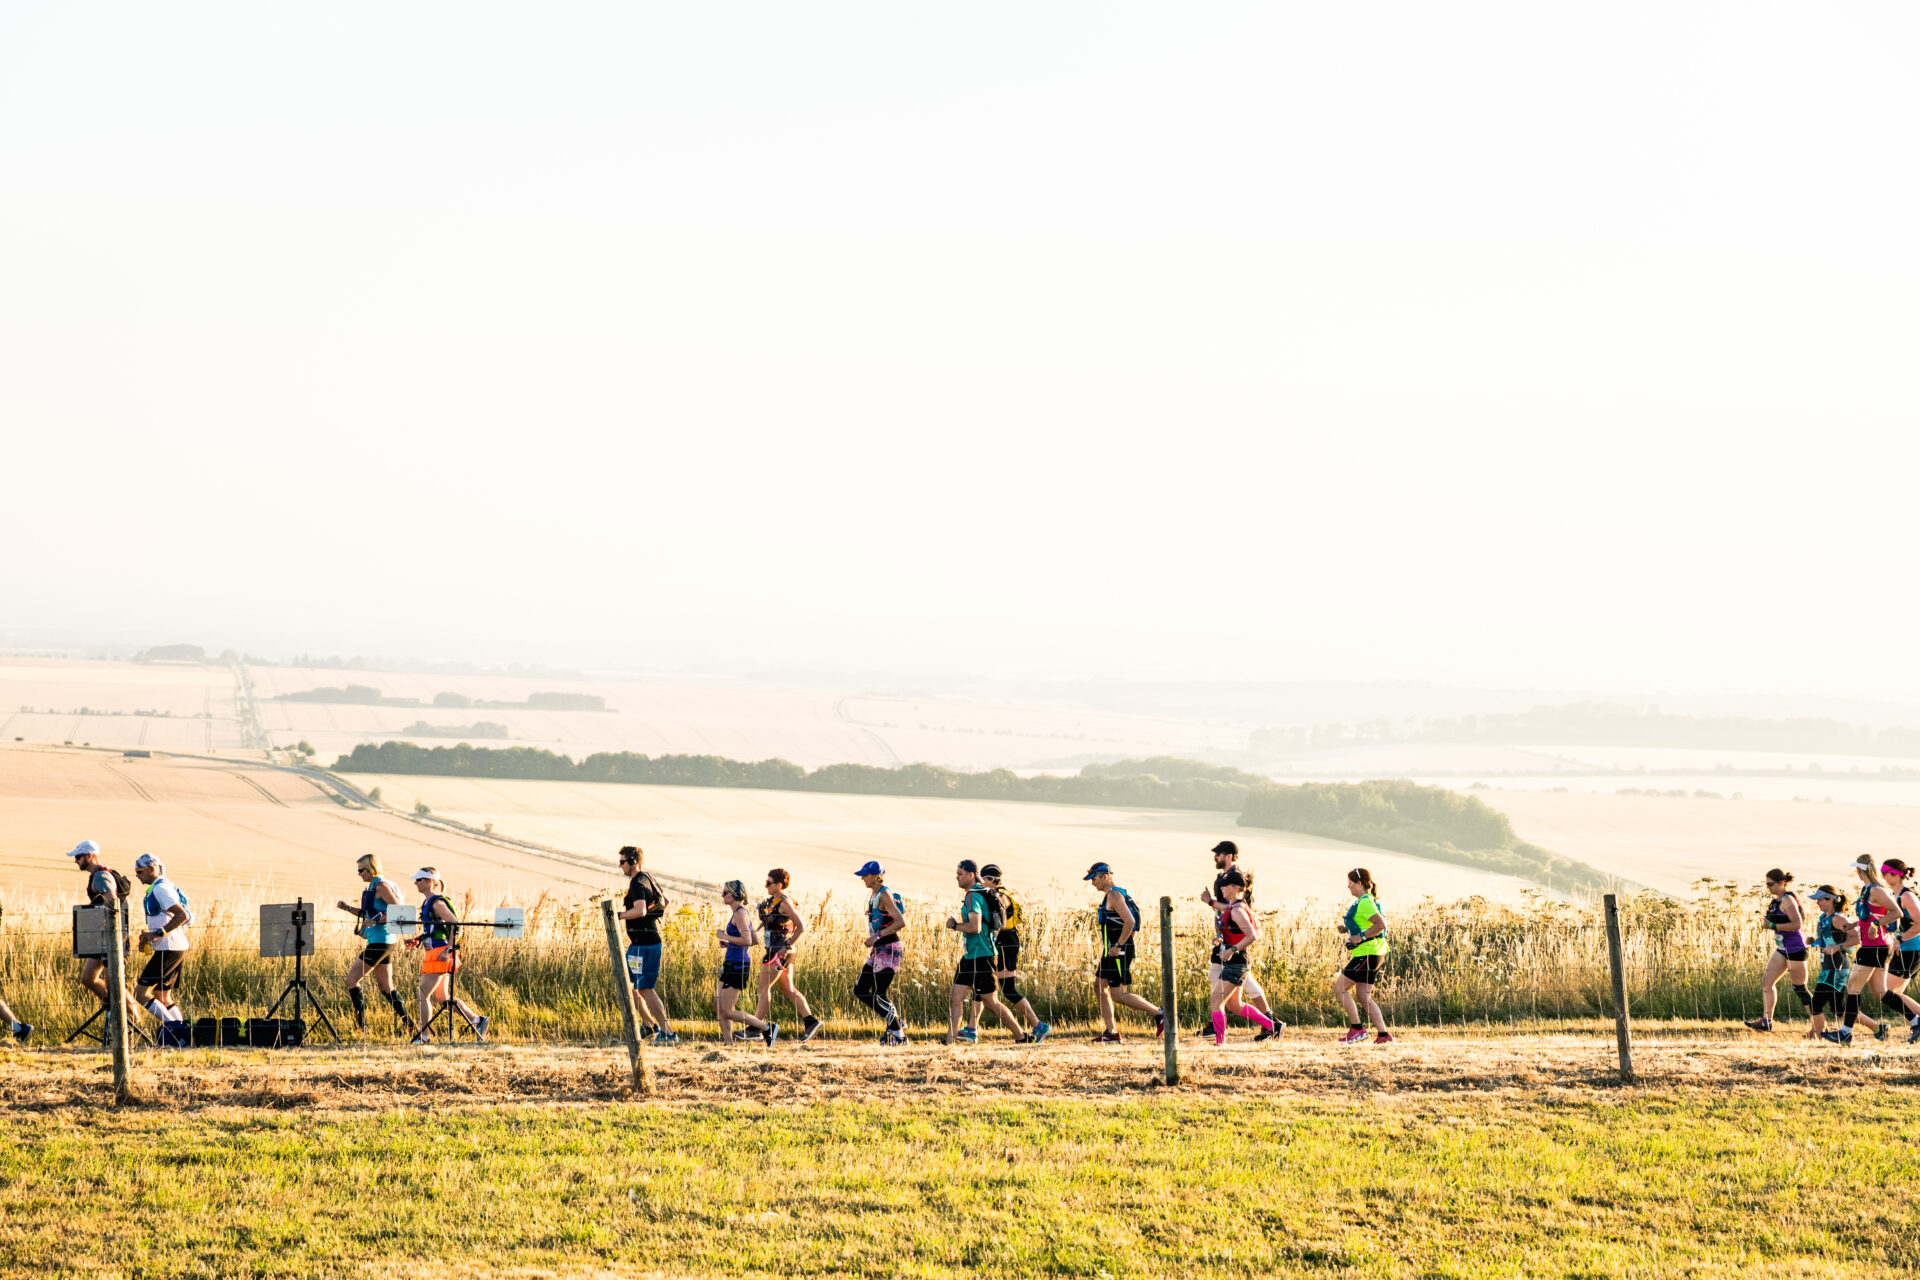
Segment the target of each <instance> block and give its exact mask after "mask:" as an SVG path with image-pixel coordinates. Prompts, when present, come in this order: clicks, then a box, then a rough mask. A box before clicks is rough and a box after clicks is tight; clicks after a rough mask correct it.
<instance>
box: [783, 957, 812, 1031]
mask: <svg viewBox="0 0 1920 1280" xmlns="http://www.w3.org/2000/svg"><path fill="white" fill-rule="evenodd" d="M773 985H774V986H776V987H779V988H780V994H781V995H783V996H785V997H786V998H787V1003H789V1004H791V1005H792V1006H793V1011H794V1012H795V1013H797V1014H799V1015H800V1020H801V1021H802V1022H805V1021H806V1020H807V1019H809V1018H811V1017H813V1008H812V1006H810V1005H809V1004H808V1003H807V998H806V997H805V996H803V995H801V994H800V992H799V989H798V988H796V987H795V986H794V985H793V969H792V968H791V967H790V966H786V965H783V966H781V969H780V976H779V977H778V978H776V979H775V980H774V984H773Z"/></svg>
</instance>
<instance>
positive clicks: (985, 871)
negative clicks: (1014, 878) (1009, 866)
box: [980, 862, 1000, 880]
mask: <svg viewBox="0 0 1920 1280" xmlns="http://www.w3.org/2000/svg"><path fill="white" fill-rule="evenodd" d="M980 875H981V877H982V878H983V879H987V880H998V879H999V878H1000V868H999V866H997V865H996V864H994V863H991V862H989V863H988V864H987V865H986V866H984V867H982V868H980Z"/></svg>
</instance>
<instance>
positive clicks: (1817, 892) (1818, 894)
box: [1807, 889, 1840, 902]
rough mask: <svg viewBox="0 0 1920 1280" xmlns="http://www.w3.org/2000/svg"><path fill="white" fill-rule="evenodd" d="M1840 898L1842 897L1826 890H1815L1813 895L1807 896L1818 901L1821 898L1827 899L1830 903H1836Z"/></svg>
mask: <svg viewBox="0 0 1920 1280" xmlns="http://www.w3.org/2000/svg"><path fill="white" fill-rule="evenodd" d="M1839 896H1840V895H1839V894H1837V893H1828V892H1827V891H1826V890H1825V889H1815V890H1814V891H1813V892H1812V893H1810V894H1808V895H1807V897H1809V898H1813V899H1816V900H1817V899H1820V898H1825V899H1826V900H1827V901H1829V902H1832V901H1834V900H1835V899H1837V898H1838V897H1839Z"/></svg>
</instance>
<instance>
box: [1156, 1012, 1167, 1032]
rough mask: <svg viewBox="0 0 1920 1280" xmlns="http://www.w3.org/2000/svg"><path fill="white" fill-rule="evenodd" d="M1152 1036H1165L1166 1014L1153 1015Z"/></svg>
mask: <svg viewBox="0 0 1920 1280" xmlns="http://www.w3.org/2000/svg"><path fill="white" fill-rule="evenodd" d="M1153 1034H1155V1035H1156V1036H1164V1035H1165V1034H1167V1015H1166V1014H1164V1013H1156V1014H1154V1015H1153Z"/></svg>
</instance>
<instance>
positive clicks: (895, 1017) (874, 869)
mask: <svg viewBox="0 0 1920 1280" xmlns="http://www.w3.org/2000/svg"><path fill="white" fill-rule="evenodd" d="M853 874H855V875H856V876H859V877H860V883H861V884H864V885H866V886H867V894H868V897H867V962H866V963H865V964H864V965H861V966H860V980H859V981H858V982H856V983H854V985H853V997H854V999H856V1000H858V1001H859V1002H860V1003H861V1004H864V1005H865V1006H867V1008H869V1009H871V1010H873V1011H874V1012H875V1013H877V1014H879V1015H880V1016H881V1017H882V1018H885V1019H886V1024H887V1025H886V1029H885V1030H883V1031H882V1032H881V1033H880V1043H881V1044H905V1043H906V1042H907V1033H906V1028H905V1027H904V1026H903V1025H902V1024H901V1022H900V1011H899V1010H898V1009H896V1008H894V1007H893V1001H891V1000H889V999H887V989H888V988H889V987H891V986H892V985H893V976H894V975H895V974H896V973H899V972H900V959H901V955H902V952H903V948H902V946H901V943H900V931H901V930H902V929H904V928H906V927H907V916H906V912H905V911H903V910H902V909H901V906H900V895H899V894H897V893H895V892H894V891H893V890H891V889H889V888H887V873H886V872H885V871H884V870H882V869H881V867H880V864H879V863H878V862H869V863H867V864H865V865H864V866H862V867H861V868H860V869H859V870H858V871H856V872H854V873H853Z"/></svg>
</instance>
